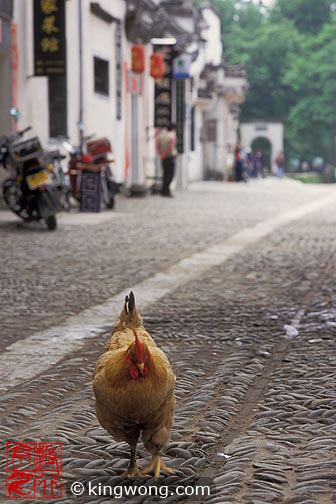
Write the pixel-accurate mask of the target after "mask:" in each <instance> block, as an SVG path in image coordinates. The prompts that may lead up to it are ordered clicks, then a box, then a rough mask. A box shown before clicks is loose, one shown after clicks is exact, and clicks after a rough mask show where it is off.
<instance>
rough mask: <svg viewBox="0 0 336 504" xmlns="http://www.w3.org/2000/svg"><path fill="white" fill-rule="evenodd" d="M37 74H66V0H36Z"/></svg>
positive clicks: (35, 42) (35, 49) (35, 38)
mask: <svg viewBox="0 0 336 504" xmlns="http://www.w3.org/2000/svg"><path fill="white" fill-rule="evenodd" d="M34 53H35V68H34V73H35V75H36V76H41V75H46V76H52V75H54V76H55V75H65V73H66V42H65V0H34Z"/></svg>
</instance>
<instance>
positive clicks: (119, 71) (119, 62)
mask: <svg viewBox="0 0 336 504" xmlns="http://www.w3.org/2000/svg"><path fill="white" fill-rule="evenodd" d="M115 42H116V44H115V45H116V118H117V119H121V110H122V109H121V103H122V100H121V98H122V96H121V93H122V91H121V89H122V50H121V25H120V21H117V24H116V32H115Z"/></svg>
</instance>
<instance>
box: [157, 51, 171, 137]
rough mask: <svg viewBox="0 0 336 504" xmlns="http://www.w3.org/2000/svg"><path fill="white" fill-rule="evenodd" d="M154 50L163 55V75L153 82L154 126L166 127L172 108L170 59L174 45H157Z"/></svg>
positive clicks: (168, 123)
mask: <svg viewBox="0 0 336 504" xmlns="http://www.w3.org/2000/svg"><path fill="white" fill-rule="evenodd" d="M155 51H156V52H159V53H162V54H163V55H164V75H163V78H162V79H158V80H157V81H156V82H155V111H154V126H155V127H156V128H167V127H168V126H170V125H171V122H172V117H171V108H172V61H173V55H174V46H171V45H161V46H160V45H157V46H155Z"/></svg>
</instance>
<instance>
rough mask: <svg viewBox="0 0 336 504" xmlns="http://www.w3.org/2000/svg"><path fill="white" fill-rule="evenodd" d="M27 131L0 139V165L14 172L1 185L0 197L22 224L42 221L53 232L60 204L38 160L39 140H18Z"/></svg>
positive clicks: (26, 129)
mask: <svg viewBox="0 0 336 504" xmlns="http://www.w3.org/2000/svg"><path fill="white" fill-rule="evenodd" d="M30 129H31V127H30V126H29V127H27V128H25V129H24V130H21V131H17V132H15V133H13V134H12V135H11V136H10V137H6V136H3V137H1V138H0V163H1V164H2V165H3V166H4V168H6V169H7V170H8V169H9V170H11V171H12V172H13V175H12V176H11V177H10V178H8V179H6V180H5V181H4V182H3V184H2V186H3V195H4V199H5V202H6V203H7V205H8V207H9V208H10V210H12V212H14V213H15V214H16V215H18V216H19V217H21V218H22V219H23V220H24V221H39V220H41V219H44V220H45V222H46V224H47V227H48V229H49V230H54V229H56V227H57V221H56V217H55V215H56V213H57V212H59V211H60V210H61V205H60V203H59V200H58V197H57V191H56V189H55V187H54V186H53V184H52V183H51V177H50V175H49V173H48V169H47V166H45V165H44V164H42V163H41V161H40V159H41V155H42V153H43V148H42V145H41V143H40V141H39V139H38V137H33V138H30V139H29V140H25V141H22V142H21V141H19V140H20V139H21V138H22V136H23V135H24V134H25V133H26V132H27V131H29V130H30Z"/></svg>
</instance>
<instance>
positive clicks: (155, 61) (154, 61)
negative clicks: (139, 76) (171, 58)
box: [150, 53, 164, 79]
mask: <svg viewBox="0 0 336 504" xmlns="http://www.w3.org/2000/svg"><path fill="white" fill-rule="evenodd" d="M150 75H151V77H154V79H162V77H163V75H164V55H163V54H161V53H154V54H152V55H151V57H150Z"/></svg>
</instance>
